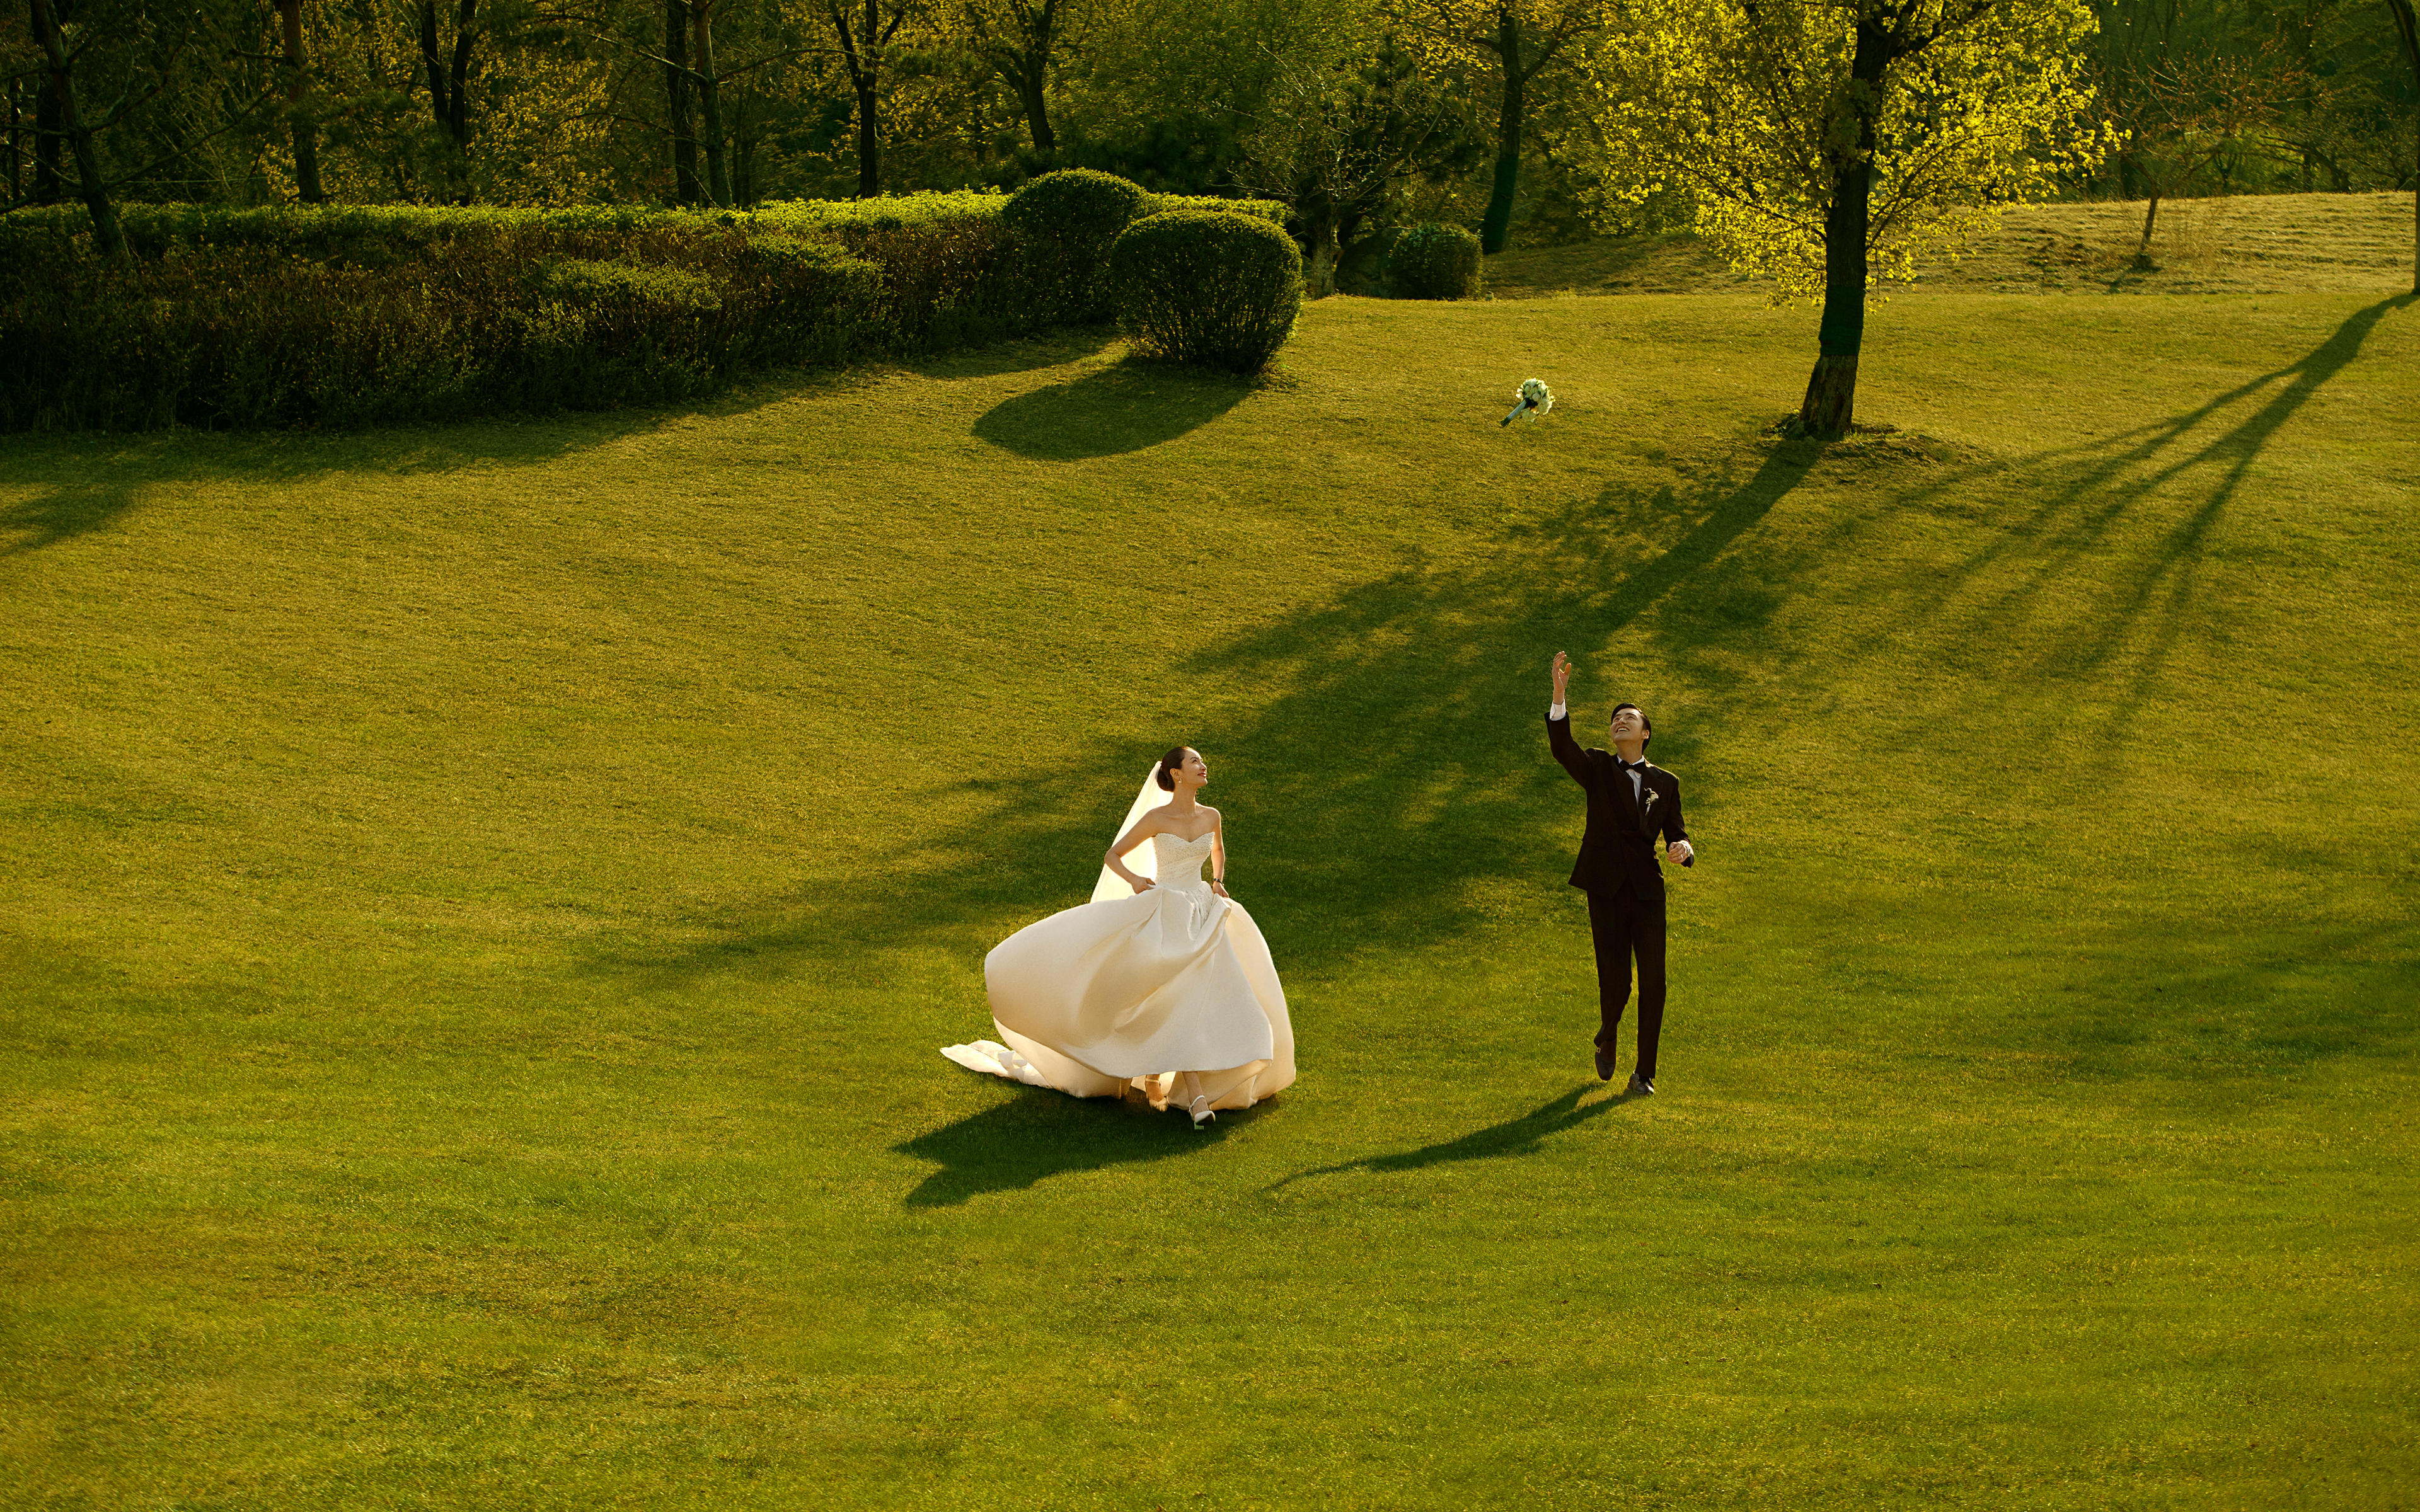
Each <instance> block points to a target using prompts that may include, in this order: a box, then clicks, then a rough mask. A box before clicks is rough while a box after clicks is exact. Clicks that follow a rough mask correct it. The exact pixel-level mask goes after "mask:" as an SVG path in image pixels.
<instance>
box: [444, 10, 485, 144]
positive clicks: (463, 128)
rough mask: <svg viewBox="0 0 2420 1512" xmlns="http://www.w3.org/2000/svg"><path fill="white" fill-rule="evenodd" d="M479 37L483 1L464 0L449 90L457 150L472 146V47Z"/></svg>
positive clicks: (449, 128)
mask: <svg viewBox="0 0 2420 1512" xmlns="http://www.w3.org/2000/svg"><path fill="white" fill-rule="evenodd" d="M478 39H479V0H462V8H461V12H460V14H458V16H456V17H455V20H454V70H453V82H452V85H450V87H449V88H448V90H447V93H448V94H449V95H450V96H451V98H450V99H449V100H447V101H446V105H447V107H448V109H447V115H446V117H445V128H446V130H447V131H451V132H453V133H454V149H455V151H457V152H461V151H464V150H466V149H467V148H469V147H470V146H471V100H470V95H471V89H470V85H471V73H472V68H471V49H472V48H473V45H475V44H476V43H477V41H478Z"/></svg>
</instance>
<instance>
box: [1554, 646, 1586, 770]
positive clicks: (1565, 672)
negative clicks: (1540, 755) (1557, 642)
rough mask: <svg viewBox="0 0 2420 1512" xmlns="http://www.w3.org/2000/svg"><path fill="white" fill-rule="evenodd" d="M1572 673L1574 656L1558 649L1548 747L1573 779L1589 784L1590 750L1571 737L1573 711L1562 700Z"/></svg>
mask: <svg viewBox="0 0 2420 1512" xmlns="http://www.w3.org/2000/svg"><path fill="white" fill-rule="evenodd" d="M1571 676H1572V659H1571V657H1569V656H1565V655H1564V654H1563V653H1561V652H1559V651H1558V652H1556V653H1555V702H1554V703H1553V705H1552V706H1550V707H1549V708H1548V709H1547V710H1546V748H1547V749H1548V750H1551V751H1553V752H1554V753H1555V760H1557V761H1559V762H1560V763H1562V764H1563V770H1564V771H1566V772H1569V773H1571V774H1572V780H1573V781H1575V782H1577V783H1578V784H1579V785H1580V786H1582V787H1586V786H1588V785H1589V768H1588V753H1587V752H1585V751H1583V750H1581V749H1580V748H1579V742H1577V741H1575V740H1574V739H1573V738H1572V715H1571V710H1570V708H1569V707H1568V706H1567V705H1565V704H1564V702H1563V690H1564V688H1565V687H1567V686H1568V685H1569V684H1570V682H1571Z"/></svg>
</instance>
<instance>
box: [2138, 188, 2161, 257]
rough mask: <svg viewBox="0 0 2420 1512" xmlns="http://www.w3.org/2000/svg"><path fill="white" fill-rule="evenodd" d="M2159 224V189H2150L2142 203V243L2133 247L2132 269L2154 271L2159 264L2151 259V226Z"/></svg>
mask: <svg viewBox="0 0 2420 1512" xmlns="http://www.w3.org/2000/svg"><path fill="white" fill-rule="evenodd" d="M2157 224H2160V191H2159V188H2158V186H2157V185H2154V186H2153V187H2152V189H2151V197H2150V198H2149V200H2147V201H2145V202H2144V205H2143V244H2142V245H2141V246H2139V247H2136V248H2135V249H2134V271H2136V272H2138V273H2149V272H2156V271H2158V270H2159V265H2158V264H2157V263H2154V262H2153V261H2151V228H2152V227H2153V226H2155V225H2157Z"/></svg>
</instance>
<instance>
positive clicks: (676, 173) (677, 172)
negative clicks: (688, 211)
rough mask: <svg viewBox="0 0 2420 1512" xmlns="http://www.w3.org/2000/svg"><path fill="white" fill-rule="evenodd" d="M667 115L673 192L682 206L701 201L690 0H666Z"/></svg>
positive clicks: (665, 102) (665, 71) (665, 73)
mask: <svg viewBox="0 0 2420 1512" xmlns="http://www.w3.org/2000/svg"><path fill="white" fill-rule="evenodd" d="M664 57H665V59H666V61H665V63H664V115H665V117H666V119H667V120H669V121H670V123H671V129H672V138H673V195H674V197H675V199H677V200H678V201H679V202H680V203H681V204H683V205H694V204H696V203H697V201H698V186H697V130H696V128H695V126H694V125H692V124H691V120H690V77H689V0H664Z"/></svg>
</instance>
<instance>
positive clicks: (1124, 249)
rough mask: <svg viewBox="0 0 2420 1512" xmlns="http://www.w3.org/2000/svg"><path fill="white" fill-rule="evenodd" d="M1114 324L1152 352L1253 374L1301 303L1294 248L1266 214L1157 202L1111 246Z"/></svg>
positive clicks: (1286, 329) (1298, 260) (1280, 338)
mask: <svg viewBox="0 0 2420 1512" xmlns="http://www.w3.org/2000/svg"><path fill="white" fill-rule="evenodd" d="M1109 278H1110V281H1111V285H1112V286H1113V288H1114V290H1115V292H1116V297H1117V306H1118V324H1119V325H1120V327H1121V328H1123V329H1124V330H1125V332H1126V334H1127V335H1128V336H1130V337H1132V338H1133V340H1134V342H1135V345H1136V346H1138V347H1140V348H1142V350H1143V351H1144V352H1145V353H1146V354H1148V355H1151V356H1156V357H1165V358H1170V359H1172V360H1173V361H1176V362H1180V363H1200V364H1202V365H1203V366H1206V367H1222V368H1225V369H1227V370H1228V371H1229V372H1232V373H1257V372H1259V371H1260V370H1261V369H1262V368H1264V367H1266V366H1267V365H1268V362H1269V359H1270V358H1271V357H1273V356H1275V355H1276V354H1277V349H1278V348H1279V347H1280V346H1282V345H1284V343H1285V339H1286V337H1287V336H1288V335H1290V334H1292V333H1293V331H1294V322H1295V315H1296V314H1298V313H1299V312H1300V311H1301V309H1302V249H1301V248H1299V247H1297V246H1295V242H1294V238H1292V237H1290V236H1288V235H1286V234H1285V232H1284V231H1282V230H1280V228H1279V227H1278V226H1277V225H1276V224H1273V223H1271V222H1268V221H1264V220H1261V219H1259V218H1257V217H1254V216H1249V215H1234V214H1230V213H1228V212H1225V211H1220V210H1196V209H1183V210H1163V211H1161V212H1160V213H1158V214H1156V215H1146V216H1144V217H1143V218H1142V219H1141V220H1140V221H1137V222H1136V223H1135V224H1132V225H1130V226H1128V227H1126V228H1125V232H1123V233H1122V234H1121V235H1120V236H1119V237H1118V239H1117V242H1116V244H1115V245H1114V246H1112V247H1111V248H1110V249H1109Z"/></svg>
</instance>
